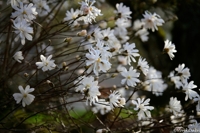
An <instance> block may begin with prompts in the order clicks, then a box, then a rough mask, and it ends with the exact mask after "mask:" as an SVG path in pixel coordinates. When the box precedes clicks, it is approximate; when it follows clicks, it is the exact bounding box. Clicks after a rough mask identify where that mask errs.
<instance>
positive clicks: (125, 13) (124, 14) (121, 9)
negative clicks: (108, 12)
mask: <svg viewBox="0 0 200 133" xmlns="http://www.w3.org/2000/svg"><path fill="white" fill-rule="evenodd" d="M116 8H117V10H116V11H115V13H116V14H117V15H118V17H119V18H123V19H128V18H131V16H130V15H131V13H132V12H131V11H130V8H129V7H126V6H124V5H123V3H120V4H116Z"/></svg>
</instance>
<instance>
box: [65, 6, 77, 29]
mask: <svg viewBox="0 0 200 133" xmlns="http://www.w3.org/2000/svg"><path fill="white" fill-rule="evenodd" d="M79 14H80V10H78V9H76V10H74V9H73V8H71V10H70V11H67V12H66V17H65V18H64V21H69V22H70V24H71V23H72V25H73V26H76V25H78V21H77V20H78V19H77V18H78V15H79Z"/></svg>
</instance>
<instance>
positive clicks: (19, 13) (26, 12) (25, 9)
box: [11, 2, 38, 22]
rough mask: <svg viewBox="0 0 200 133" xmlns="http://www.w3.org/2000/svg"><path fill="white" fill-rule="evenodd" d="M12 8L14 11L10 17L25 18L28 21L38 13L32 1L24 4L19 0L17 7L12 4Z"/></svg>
mask: <svg viewBox="0 0 200 133" xmlns="http://www.w3.org/2000/svg"><path fill="white" fill-rule="evenodd" d="M13 8H14V9H15V12H14V13H12V15H11V18H16V19H18V20H23V19H25V20H26V21H28V22H30V21H32V20H34V19H36V15H37V14H38V13H37V12H36V7H34V6H33V3H30V4H25V5H24V3H22V2H20V3H19V7H18V6H13Z"/></svg>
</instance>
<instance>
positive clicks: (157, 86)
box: [143, 67, 167, 96]
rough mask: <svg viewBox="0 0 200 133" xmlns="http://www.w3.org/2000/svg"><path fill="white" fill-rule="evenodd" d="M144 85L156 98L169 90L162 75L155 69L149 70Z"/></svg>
mask: <svg viewBox="0 0 200 133" xmlns="http://www.w3.org/2000/svg"><path fill="white" fill-rule="evenodd" d="M143 85H144V86H145V89H146V90H147V91H150V92H152V93H153V94H155V95H156V96H161V95H162V94H163V92H164V91H165V90H166V88H167V84H165V83H164V81H163V79H162V73H161V72H160V71H157V70H156V69H155V68H153V67H150V68H149V71H148V74H147V75H146V80H145V81H144V82H143Z"/></svg>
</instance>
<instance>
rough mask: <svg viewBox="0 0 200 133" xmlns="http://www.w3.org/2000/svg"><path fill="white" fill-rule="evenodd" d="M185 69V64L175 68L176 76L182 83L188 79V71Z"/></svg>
mask: <svg viewBox="0 0 200 133" xmlns="http://www.w3.org/2000/svg"><path fill="white" fill-rule="evenodd" d="M184 67H185V64H181V65H179V66H178V67H177V68H175V71H177V73H178V76H179V77H180V78H181V81H182V82H185V80H187V79H189V77H190V71H189V69H188V68H187V67H186V68H184Z"/></svg>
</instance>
